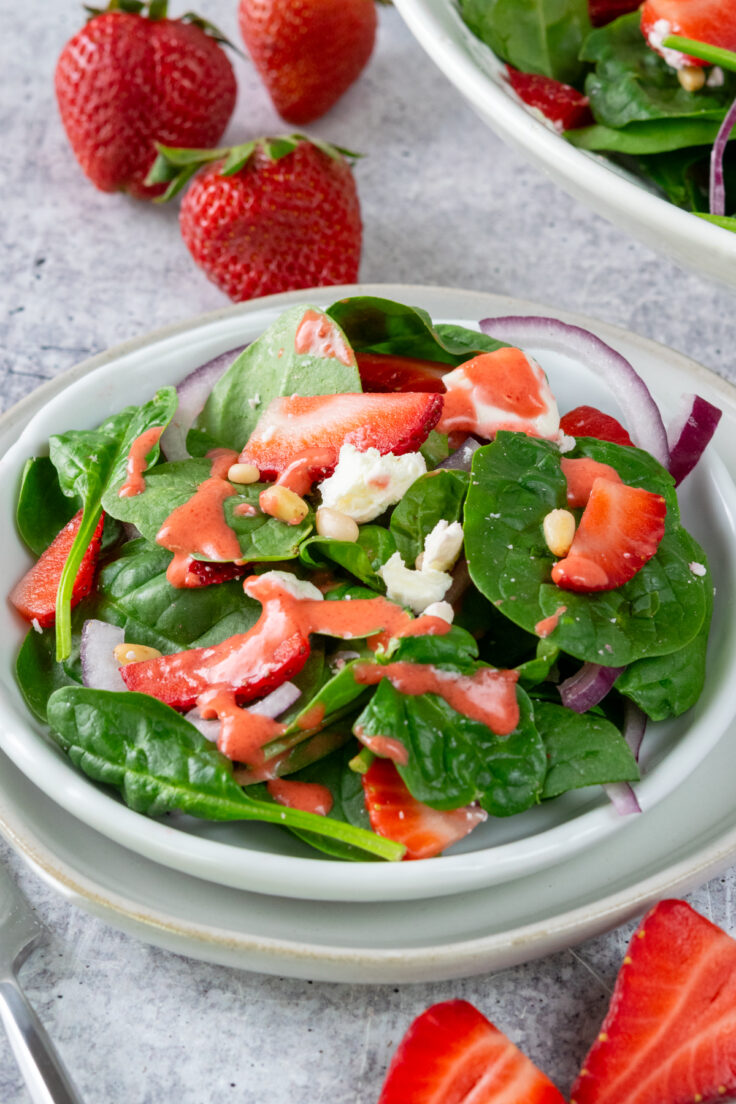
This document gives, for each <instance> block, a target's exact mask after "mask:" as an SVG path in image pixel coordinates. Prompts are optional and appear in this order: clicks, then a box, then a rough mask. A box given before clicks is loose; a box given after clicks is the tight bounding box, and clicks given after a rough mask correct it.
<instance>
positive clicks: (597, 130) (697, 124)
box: [565, 117, 735, 156]
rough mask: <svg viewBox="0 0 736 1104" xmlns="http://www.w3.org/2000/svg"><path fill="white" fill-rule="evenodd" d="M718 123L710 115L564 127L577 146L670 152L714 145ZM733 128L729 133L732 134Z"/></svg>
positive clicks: (645, 151) (616, 151)
mask: <svg viewBox="0 0 736 1104" xmlns="http://www.w3.org/2000/svg"><path fill="white" fill-rule="evenodd" d="M719 126H720V124H719V123H718V121H717V120H716V119H709V118H707V117H706V118H684V119H679V118H674V119H648V120H646V121H645V122H640V123H629V124H628V125H627V126H625V127H621V128H620V129H616V128H614V127H609V126H603V125H601V124H596V125H594V126H587V127H578V128H577V129H576V130H566V131H565V137H566V138H567V140H568V141H569V142H571V143H572V145H573V146H577V147H578V149H586V150H593V151H599V152H609V153H629V154H632V155H634V156H636V155H639V154H648V153H669V152H671V151H672V150H679V149H685V148H687V147H690V146H708V145H711V146H712V145H713V143H714V142H715V140H716V137H717V135H718V130H719ZM734 133H735V131H732V132H731V137H732V138H733V137H734Z"/></svg>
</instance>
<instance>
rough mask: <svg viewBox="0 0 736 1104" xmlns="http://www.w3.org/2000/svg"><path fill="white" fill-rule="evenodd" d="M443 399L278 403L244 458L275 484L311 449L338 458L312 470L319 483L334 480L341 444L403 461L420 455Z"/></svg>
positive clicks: (369, 397) (321, 398) (360, 397)
mask: <svg viewBox="0 0 736 1104" xmlns="http://www.w3.org/2000/svg"><path fill="white" fill-rule="evenodd" d="M442 404H443V400H442V396H441V395H436V394H424V393H419V392H403V393H400V394H343V395H316V396H312V397H306V398H285V399H274V400H273V402H272V403H271V404H270V406H269V407H268V409H267V410H266V411H265V412H264V414H263V416H262V418H261V419H260V421H259V422H258V425H257V426H256V428H255V430H254V432H253V433H252V434H251V437H250V439H249V441H248V443H247V445H246V446H245V448H244V449H243V451H242V453H241V455H240V462H241V463H245V464H255V465H256V467H257V468H258V470H259V471H260V473H261V476H262V478H265V479H276V478H278V476H279V475H281V474H282V472H284V471H285V469H286V468H288V467H289V465H290V464H292V463H294V461H295V460H298V459H299V458H300V457H301V456H303V455H304V454H305V453H308V452H310V451H311V450H327V451H328V452H330V451H331V452H332V454H333V456H334V459H333V462H332V463H331V464H330V463H328V464H325V463H322V464H321V465H320V467H319V468H316V469H315V470H314V471H313V473H312V474H313V477H314V478H315V479H325V478H327V476H328V475H331V474H332V472H333V471H334V469H335V465H336V463H337V458H338V454H339V452H340V448H341V447H342V445H345V444H350V445H354V446H355V447H356V448H357V449H359V450H360V451H365V450H366V449H369V448H375V449H378V451H379V452H380V453H381V455H385V454H386V453H389V452H392V453H393V454H394V455H395V456H400V455H402V454H403V453H406V452H413V451H414V450H416V449H417V448H418V447H419V446H420V445H421V444H422V443H423V442H424V441H425V440H426V439H427V436H428V435H429V432H430V430H432V429H434V427H435V426H436V425H437V422H438V421H439V419H440V415H441V413H442Z"/></svg>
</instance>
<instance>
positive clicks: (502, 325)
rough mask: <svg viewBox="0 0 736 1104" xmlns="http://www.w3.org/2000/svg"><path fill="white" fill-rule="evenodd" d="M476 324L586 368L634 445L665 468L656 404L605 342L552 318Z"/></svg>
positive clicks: (662, 432) (666, 458) (517, 318)
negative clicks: (611, 399)
mask: <svg viewBox="0 0 736 1104" xmlns="http://www.w3.org/2000/svg"><path fill="white" fill-rule="evenodd" d="M479 325H480V328H481V330H482V331H483V333H487V334H490V335H491V336H492V337H495V338H496V339H497V340H499V341H507V342H509V344H517V343H518V344H519V345H524V344H527V345H536V346H539V347H540V348H543V349H549V350H550V351H552V352H557V353H564V354H566V355H567V356H570V357H574V358H575V359H576V360H578V361H580V362H581V363H582V364H584V365H585V367H586V368H590V369H591V371H593V372H595V373H596V374H597V375H599V376H600V377H601V378H602V379H603V380H605V382H606V383H607V384H608V386H609V387H610V389H611V391H612V393H613V395H614V396H615V398H616V400H617V401H618V403H619V405H620V406H621V409H622V410H623V411H624V414H625V415H626V419H627V421H628V428H629V431H630V433H631V438H632V440H633V441H634V444H636V445H637V446H638V447H639V448H642V449H646V450H647V452H650V453H651V454H652V456H653V457H654V458H655V460H658V461H659V463H660V464H662V465H663V466H664V467H665V468H666V467H668V465H669V459H670V454H669V449H668V448H667V434H666V432H665V428H664V423H663V421H662V415H661V414H660V413H659V408H658V407H657V404H656V403H655V401H654V399H653V398H652V395H651V393H650V391H649V388H648V387H647V385H646V384H645V383H644V380H643V379H642V378H641V376H639V374H638V373H637V372H636V371H635V370H634V368H633V367H632V366H631V364H630V363H629V362H628V360H626V358H625V357H623V356H621V354H620V353H617V352H616V350H615V349H612V348H611V346H610V345H607V344H606V343H605V341H601V339H600V338H599V337H596V336H595V334H592V333H590V332H589V331H588V330H584V329H582V327H580V326H571V325H569V324H568V323H566V322H560V321H559V319H557V318H543V317H538V316H528V317H527V316H523V315H522V316H518V315H509V316H507V317H504V318H484V319H483V320H482V321H481V322H480V323H479Z"/></svg>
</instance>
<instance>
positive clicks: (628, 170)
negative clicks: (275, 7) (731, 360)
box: [397, 0, 736, 286]
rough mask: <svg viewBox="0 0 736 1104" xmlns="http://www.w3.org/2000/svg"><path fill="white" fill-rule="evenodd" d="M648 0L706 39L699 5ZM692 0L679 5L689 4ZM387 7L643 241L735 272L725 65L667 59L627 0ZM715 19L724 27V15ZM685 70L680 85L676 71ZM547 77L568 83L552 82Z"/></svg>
mask: <svg viewBox="0 0 736 1104" xmlns="http://www.w3.org/2000/svg"><path fill="white" fill-rule="evenodd" d="M658 5H659V6H663V7H666V8H667V12H666V13H665V14H670V16H671V18H670V19H669V20H667V19H664V20H663V19H659V18H655V20H654V24H653V25H656V26H657V27H658V28H659V29H660V30H661V29H662V27H663V26H664V24H665V23H666V24H667V26H668V29H671V30H678V29H680V30H681V32H682V34H690V36H691V37H697V35H700V36H701V37H703V36H704V35H705V34H706V31H707V32H708V33H710V34H711V40H713V36H712V28H711V26H710V24H704V23H703V22H702V19H701V21H700V23H697V22H696V23H695V24H693V25H692V27H691V24H690V23H689V22H688V21H687V20H686V21H685V23H684V25H683V26H682V27H680V25H679V24H678V23H677V21H676V20H675V18H674V16H672V15H671V12H670V9H675V8H678V9H679V8H682V7H684V5H680V4H677V3H675V2H674V0H672V3H670V4H669V5H667V4H664V5H662V3H661V0H656V3H655V0H650V2H649V4H647V5H646V6H645V7H646V8H649V7H651V8H653V9H654V8H656V7H657V6H658ZM703 6H704V5H695V6H693V5H690V7H691V8H693V7H695V8H696V9H697V11H698V12H700V10H701V8H702V7H703ZM712 6H718V5H716V4H715V3H714V5H712ZM720 6H721V7H725V5H723V4H721V5H720ZM397 7H398V8H399V9H400V11H401V13H402V15H403V16H404V18H405V20H406V22H407V23H408V25H409V27H410V29H411V30H412V31H413V33H414V34H415V36H416V38H417V39H418V41H419V42H420V44H421V45H422V46H423V47H424V48H425V50H426V51H427V52H428V53H429V54H430V56H431V57H432V58H433V60H434V61H435V62H436V63H437V64H438V65H439V67H440V68H441V69H442V71H443V72H444V73H445V75H446V76H447V77H449V79H450V80H452V81H453V83H454V84H456V86H457V87H458V88H459V90H460V91H461V92H462V93H463V94H464V95H465V96H466V97H467V98H468V100H469V101H470V103H471V104H472V105H473V107H475V109H476V110H477V111H478V113H479V114H480V115H481V117H482V118H483V119H484V120H485V121H486V122H487V123H488V124H489V125H490V126H491V127H492V128H493V129H494V130H495V131H496V132H497V133H498V134H499V135H500V136H501V137H502V138H503V139H504V140H506V141H508V142H509V143H511V144H512V145H515V146H517V147H518V148H520V149H521V150H522V151H523V152H524V153H525V154H526V155H527V156H528V157H529V158H530V159H531V160H532V161H534V162H535V163H536V164H538V165H539V166H540V167H542V168H544V169H545V170H546V171H547V172H549V174H550V175H551V176H552V177H553V178H555V179H556V180H557V181H558V182H559V183H561V184H562V185H563V186H564V187H565V188H566V189H567V190H568V191H569V192H570V193H571V194H572V195H574V196H575V197H576V198H578V199H582V200H583V201H584V202H586V203H588V204H589V205H590V206H591V207H593V208H594V209H595V210H596V211H598V212H599V213H600V214H603V215H604V216H606V217H607V218H610V219H611V220H612V221H614V222H615V223H617V224H619V225H620V226H622V227H623V228H624V229H626V230H627V231H629V232H630V233H632V234H634V235H635V236H636V237H638V238H640V239H641V240H642V241H644V242H645V243H646V244H648V245H649V246H650V247H651V248H653V249H655V250H657V251H659V252H664V253H666V254H668V255H669V256H671V257H672V258H673V259H675V260H676V261H678V262H679V263H680V264H682V265H683V266H685V267H688V268H692V269H695V270H696V271H700V272H703V273H704V274H706V275H709V276H711V277H715V278H717V279H719V280H722V281H723V282H724V283H726V284H728V285H730V286H733V285H734V283H736V239H734V238H733V237H732V236H731V234H730V233H729V232H728V231H729V230H732V229H733V218H732V216H733V215H734V213H736V193H735V192H734V188H733V186H732V185H733V182H732V180H731V177H732V176H733V172H732V168H733V166H732V160H733V154H732V150H730V149H729V148H728V146H727V138H728V133H729V132H730V130H731V129H732V126H733V119H731V125H730V126H728V125H727V123H726V120H727V116H729V115H730V114H731V112H730V108H731V106H732V104H733V103H734V99H735V98H736V84H735V83H734V82H735V81H736V74H734V73H732V72H730V71H728V69H726V68H725V67H724V66H723V65H721V66H715V65H713V64H709V65H707V66H706V67H703V66H701V65H699V64H689V65H688V66H687V67H686V69H685V70H684V71H683V70H677V69H675V68H673V67H671V66H669V65H668V64H667V62H666V61H665V60H664V59H663V58H662V57H660V55H659V54H658V53H657V52H656V51H655V50H654V49H652V48H651V47H650V46H649V45H648V43H647V39H646V38H645V36H644V34H643V33H642V31H641V29H640V18H641V17H640V14H639V12H638V11H636V10H632V9H634V8H635V7H636V5H634V4H632V3H629V2H628V0H626V2H624V3H621V4H616V3H601V4H598V5H591V9H590V12H589V10H588V6H587V3H586V0H566V2H565V3H564V4H561V5H555V6H552V5H546V4H542V5H526V4H521V5H518V4H504V3H499V2H496V3H491V4H480V3H476V2H475V0H462V2H458V3H457V4H456V3H452V2H450V0H399V3H398V4H397ZM553 7H554V10H552V9H553ZM705 7H708V5H705ZM656 14H657V13H656V11H655V15H656ZM590 15H592V16H593V17H594V22H595V23H596V24H597V25H596V26H592V25H591V22H590V18H589V16H590ZM612 16H617V18H614V19H611V17H612ZM463 17H465V19H466V20H467V23H466V22H464V19H463ZM609 20H610V21H609ZM727 26H730V28H731V35H733V26H732V19H731V20H730V21H729V22H728V23H727ZM471 28H472V29H471ZM695 32H697V35H696V34H695ZM478 36H481V37H478ZM663 37H666V35H663ZM655 40H657V41H659V39H658V37H657V34H655ZM723 45H725V46H727V47H728V49H729V50H731V51H733V49H734V46H735V45H736V44H735V43H734V42H733V41H732V38H727V39H724V40H723ZM693 49H694V47H693ZM494 51H496V52H494ZM726 53H727V51H726ZM675 56H679V57H684V58H686V59H687V60H688V62H695V61H697V59H693V58H690V57H688V56H687V55H682V54H677V55H675ZM733 56H734V60H736V55H733ZM668 57H670V58H671V57H672V51H670V52H669V53H668ZM729 64H730V62H729ZM678 72H679V74H680V76H679V77H678ZM683 73H687V74H688V75H689V77H688V76H683ZM550 78H551V79H550ZM688 79H690V80H691V81H692V82H694V84H693V88H694V90H693V91H688V89H687V88H685V87H683V86H682V84H681V83H680V81H681V80H685V81H686V83H687V81H688ZM701 80H702V87H696V85H697V83H698V82H699V81H701ZM558 82H563V83H564V84H566V85H570V86H572V87H569V88H567V89H561V88H560V84H559V83H558ZM563 132H564V133H563ZM714 147H715V149H716V151H717V162H718V164H717V167H716V168H717V171H716V179H715V181H714V183H715V185H716V186H715V188H713V187H712V186H711V180H710V159H711V153H712V151H713V149H714ZM714 200H715V202H714ZM711 211H712V212H713V214H712V215H711ZM692 213H695V214H696V215H698V216H702V217H695V218H693V217H692ZM687 215H689V216H690V217H686V216H687ZM715 224H717V225H715ZM724 228H725V232H724ZM716 230H718V231H720V232H718V233H717V232H716Z"/></svg>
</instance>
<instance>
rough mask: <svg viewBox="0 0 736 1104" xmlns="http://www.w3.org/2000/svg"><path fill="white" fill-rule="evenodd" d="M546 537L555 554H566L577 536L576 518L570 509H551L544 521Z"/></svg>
mask: <svg viewBox="0 0 736 1104" xmlns="http://www.w3.org/2000/svg"><path fill="white" fill-rule="evenodd" d="M542 527H543V530H544V539H545V541H546V542H547V547H548V548H549V550H550V552H551V553H552V555H553V556H566V555H567V553H568V552H569V551H570V545H571V544H572V541H573V537H574V536H575V518H574V516H573V515H572V514H571V513H570V511H569V510H550V512H549V513H548V514H547V516H546V517H545V519H544V522H543V523H542Z"/></svg>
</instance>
